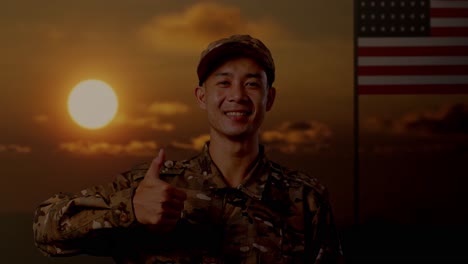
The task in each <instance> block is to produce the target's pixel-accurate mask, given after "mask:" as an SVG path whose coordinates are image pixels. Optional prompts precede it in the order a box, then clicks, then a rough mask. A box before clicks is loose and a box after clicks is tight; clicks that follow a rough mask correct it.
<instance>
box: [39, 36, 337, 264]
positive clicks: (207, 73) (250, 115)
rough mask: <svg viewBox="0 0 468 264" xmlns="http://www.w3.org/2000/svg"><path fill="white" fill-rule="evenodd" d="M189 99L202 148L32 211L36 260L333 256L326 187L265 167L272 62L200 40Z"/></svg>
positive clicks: (256, 51) (258, 50) (246, 47)
mask: <svg viewBox="0 0 468 264" xmlns="http://www.w3.org/2000/svg"><path fill="white" fill-rule="evenodd" d="M197 74H198V77H199V86H198V87H196V88H195V97H196V99H197V102H198V104H199V106H200V107H201V108H202V109H204V110H205V111H206V113H207V117H208V121H209V125H210V141H209V142H207V143H206V145H205V147H204V149H203V151H202V153H200V154H199V155H198V156H196V157H194V158H192V159H190V160H187V161H176V162H174V161H169V160H168V161H165V154H164V150H161V151H160V152H159V154H158V156H157V157H156V158H155V159H154V160H153V161H152V163H151V164H148V165H142V166H139V167H136V168H134V169H133V170H131V171H128V172H126V173H123V174H122V175H120V176H119V177H118V178H117V179H116V180H115V181H114V182H113V183H111V184H109V185H107V186H97V187H92V188H89V189H86V190H83V191H82V192H81V194H77V195H73V194H62V193H60V194H57V195H55V196H53V197H51V198H50V199H48V200H47V201H45V202H44V203H42V204H41V205H40V206H39V208H38V209H37V211H36V214H35V220H34V225H33V228H34V238H35V243H36V245H37V247H38V248H39V249H40V250H41V251H42V252H44V253H45V254H47V255H72V254H81V253H85V254H93V255H111V256H113V257H114V259H115V260H116V261H117V262H118V263H324V262H335V261H337V260H338V259H339V258H340V257H341V248H340V243H339V240H338V238H337V234H336V230H335V227H334V225H333V220H332V213H331V208H330V205H329V203H328V200H327V196H326V191H325V189H324V187H323V186H322V185H320V184H319V183H318V182H317V181H316V179H315V178H313V177H310V176H308V175H306V174H304V173H302V172H299V171H295V170H290V169H287V168H285V167H283V166H281V165H279V164H277V163H274V162H272V161H270V160H268V159H267V158H266V156H265V153H264V151H263V147H262V146H261V145H260V142H259V128H260V126H261V124H262V122H263V120H264V118H265V114H266V112H268V111H269V110H270V109H271V108H272V106H273V103H274V100H275V94H276V92H275V91H276V90H275V88H274V87H273V86H272V84H273V81H274V79H275V66H274V62H273V58H272V56H271V53H270V51H269V50H268V48H267V47H266V46H265V45H264V44H263V43H262V42H261V41H260V40H258V39H255V38H252V37H250V36H248V35H234V36H231V37H229V38H226V39H221V40H218V41H215V42H213V43H211V44H210V45H209V46H208V48H207V49H206V50H205V51H203V53H202V55H201V60H200V62H199V65H198V68H197Z"/></svg>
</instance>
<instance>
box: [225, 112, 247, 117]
mask: <svg viewBox="0 0 468 264" xmlns="http://www.w3.org/2000/svg"><path fill="white" fill-rule="evenodd" d="M248 114H249V113H248V112H226V115H228V116H246V115H248Z"/></svg>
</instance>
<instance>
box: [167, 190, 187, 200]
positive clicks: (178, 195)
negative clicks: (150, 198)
mask: <svg viewBox="0 0 468 264" xmlns="http://www.w3.org/2000/svg"><path fill="white" fill-rule="evenodd" d="M168 191H169V195H170V196H171V197H173V198H174V199H176V200H179V201H185V200H187V193H186V192H185V191H184V190H182V189H178V188H175V187H173V188H170V189H169V190H168Z"/></svg>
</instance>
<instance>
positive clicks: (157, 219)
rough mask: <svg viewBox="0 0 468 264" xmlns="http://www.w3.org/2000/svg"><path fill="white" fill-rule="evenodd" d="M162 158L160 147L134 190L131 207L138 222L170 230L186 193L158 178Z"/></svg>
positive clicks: (175, 221) (163, 155)
mask: <svg viewBox="0 0 468 264" xmlns="http://www.w3.org/2000/svg"><path fill="white" fill-rule="evenodd" d="M164 159H165V154H164V150H163V149H161V150H160V151H159V154H158V156H157V157H156V158H155V159H153V161H152V163H151V166H150V168H149V169H148V171H147V172H146V175H145V178H144V179H143V180H142V181H141V182H140V185H139V186H138V187H137V189H136V191H135V196H134V197H133V208H134V211H135V216H136V219H137V221H138V222H139V223H141V224H145V225H152V226H153V227H154V228H156V230H160V231H170V230H171V229H173V228H174V227H175V224H176V223H177V220H179V219H180V215H181V211H182V209H183V208H184V201H185V200H186V199H187V194H186V193H185V192H184V191H182V190H180V189H177V188H176V187H174V186H172V185H170V184H168V183H167V182H165V181H163V180H161V179H160V178H159V171H160V169H161V167H162V164H163V162H164Z"/></svg>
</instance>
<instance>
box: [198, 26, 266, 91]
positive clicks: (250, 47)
mask: <svg viewBox="0 0 468 264" xmlns="http://www.w3.org/2000/svg"><path fill="white" fill-rule="evenodd" d="M238 57H248V58H252V59H254V60H255V61H256V62H257V63H258V64H259V65H260V66H261V67H262V68H263V69H264V70H265V73H266V75H267V79H268V85H269V86H271V85H272V83H273V81H274V80H275V63H274V62H273V57H272V56H271V52H270V50H269V49H268V48H267V47H266V46H265V44H263V42H261V41H260V40H259V39H256V38H253V37H251V36H250V35H232V36H230V37H228V38H223V39H219V40H216V41H214V42H212V43H210V44H209V45H208V47H207V48H206V49H205V50H204V51H203V52H202V53H201V56H200V62H199V64H198V67H197V75H198V81H199V85H202V84H203V83H204V82H205V80H206V78H208V76H209V75H210V74H211V73H212V72H213V71H214V70H216V68H218V67H219V66H221V64H223V63H224V62H226V61H227V60H230V59H233V58H238Z"/></svg>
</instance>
